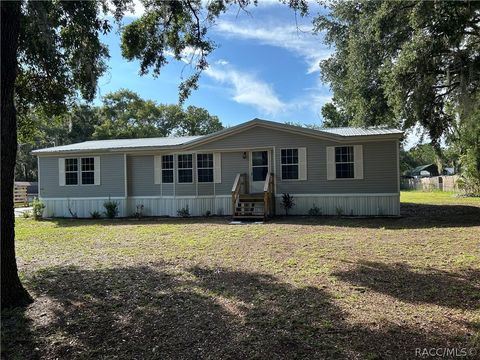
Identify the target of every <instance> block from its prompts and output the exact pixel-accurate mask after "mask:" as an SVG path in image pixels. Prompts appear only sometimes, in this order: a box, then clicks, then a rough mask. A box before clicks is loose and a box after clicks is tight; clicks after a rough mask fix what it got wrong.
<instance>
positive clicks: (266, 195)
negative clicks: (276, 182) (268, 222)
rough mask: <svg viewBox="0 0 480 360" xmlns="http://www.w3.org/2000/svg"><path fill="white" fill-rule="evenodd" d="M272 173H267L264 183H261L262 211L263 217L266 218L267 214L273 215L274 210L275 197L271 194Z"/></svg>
mask: <svg viewBox="0 0 480 360" xmlns="http://www.w3.org/2000/svg"><path fill="white" fill-rule="evenodd" d="M273 179H274V176H273V173H267V177H266V178H265V183H264V185H263V203H264V212H263V217H264V218H266V217H267V216H269V215H273V214H274V212H275V203H274V202H275V197H274V195H273Z"/></svg>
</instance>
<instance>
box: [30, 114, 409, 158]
mask: <svg viewBox="0 0 480 360" xmlns="http://www.w3.org/2000/svg"><path fill="white" fill-rule="evenodd" d="M253 126H267V127H270V128H274V129H275V128H276V129H280V130H287V131H295V132H298V133H301V134H309V135H314V136H319V137H329V138H332V140H336V141H342V140H346V141H347V140H348V139H349V138H350V137H354V136H382V135H387V136H388V135H390V136H392V135H393V136H395V137H399V136H400V135H401V134H403V132H402V131H400V130H398V129H391V128H383V127H371V128H353V127H343V128H322V129H319V130H314V129H309V128H304V127H301V126H294V125H288V124H282V123H277V122H273V121H268V120H262V119H253V120H250V121H247V122H245V123H242V124H239V125H236V126H232V127H230V128H226V129H223V130H220V131H217V132H215V133H213V134H208V135H201V136H183V137H163V138H143V139H118V140H95V141H85V142H82V143H77V144H70V145H63V146H56V147H50V148H45V149H38V150H34V151H32V153H33V154H55V153H69V152H71V153H74V152H88V151H102V150H103V151H110V150H112V151H115V150H149V149H152V150H153V149H158V148H168V147H181V146H187V145H188V146H189V147H192V146H194V145H197V144H198V143H202V142H204V141H211V140H212V139H215V138H218V137H221V136H225V135H231V134H235V132H237V131H238V130H240V129H244V128H248V127H253Z"/></svg>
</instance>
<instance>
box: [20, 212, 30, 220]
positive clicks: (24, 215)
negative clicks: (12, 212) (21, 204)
mask: <svg viewBox="0 0 480 360" xmlns="http://www.w3.org/2000/svg"><path fill="white" fill-rule="evenodd" d="M22 216H23V218H24V219H28V218H29V217H30V216H32V213H31V212H30V211H24V212H22Z"/></svg>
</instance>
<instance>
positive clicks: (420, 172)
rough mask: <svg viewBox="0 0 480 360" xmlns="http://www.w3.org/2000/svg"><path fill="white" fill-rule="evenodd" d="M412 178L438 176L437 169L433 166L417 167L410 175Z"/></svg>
mask: <svg viewBox="0 0 480 360" xmlns="http://www.w3.org/2000/svg"><path fill="white" fill-rule="evenodd" d="M410 174H411V175H412V176H413V177H431V176H438V175H439V173H438V167H437V165H435V164H427V165H421V166H417V167H416V168H415V169H413V170H412V171H411V173H410Z"/></svg>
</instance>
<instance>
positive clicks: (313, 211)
mask: <svg viewBox="0 0 480 360" xmlns="http://www.w3.org/2000/svg"><path fill="white" fill-rule="evenodd" d="M308 215H310V216H320V215H322V210H320V208H319V207H318V206H317V205H315V204H313V206H312V207H311V208H310V210H308Z"/></svg>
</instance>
